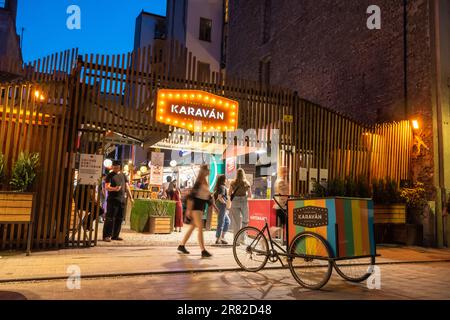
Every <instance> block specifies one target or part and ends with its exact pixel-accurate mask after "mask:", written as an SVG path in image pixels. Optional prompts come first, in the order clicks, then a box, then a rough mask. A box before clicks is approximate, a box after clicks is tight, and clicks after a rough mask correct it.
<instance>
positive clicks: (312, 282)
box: [288, 232, 333, 290]
mask: <svg viewBox="0 0 450 320" xmlns="http://www.w3.org/2000/svg"><path fill="white" fill-rule="evenodd" d="M288 252H289V259H288V261H289V269H290V270H291V273H292V276H293V277H294V279H295V280H297V282H298V283H299V284H300V285H301V286H303V287H305V288H307V289H312V290H317V289H320V288H322V287H323V286H324V285H325V284H326V283H327V282H328V280H329V279H330V277H331V273H332V271H333V264H332V262H331V261H330V255H331V251H330V248H329V247H328V244H327V242H326V240H325V239H324V238H322V237H321V236H320V235H318V234H316V233H313V232H302V233H300V234H298V235H297V236H295V238H294V239H293V240H292V243H291V245H290V246H289V251H288Z"/></svg>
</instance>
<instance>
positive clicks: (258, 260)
mask: <svg viewBox="0 0 450 320" xmlns="http://www.w3.org/2000/svg"><path fill="white" fill-rule="evenodd" d="M233 255H234V259H235V260H236V263H237V264H238V265H239V266H240V267H241V268H242V269H244V270H246V271H250V272H257V271H259V270H261V269H262V268H264V266H265V265H266V263H267V259H269V244H268V242H267V239H266V237H265V236H264V234H263V233H262V232H261V231H260V230H258V229H257V228H254V227H245V228H242V229H241V230H239V231H238V233H237V234H236V236H235V237H234V241H233Z"/></svg>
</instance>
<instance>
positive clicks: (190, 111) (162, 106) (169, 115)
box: [156, 89, 239, 132]
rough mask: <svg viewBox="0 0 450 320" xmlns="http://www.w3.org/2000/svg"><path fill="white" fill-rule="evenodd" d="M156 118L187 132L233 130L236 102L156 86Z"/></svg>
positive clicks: (194, 91)
mask: <svg viewBox="0 0 450 320" xmlns="http://www.w3.org/2000/svg"><path fill="white" fill-rule="evenodd" d="M156 103H157V106H158V107H157V112H156V119H157V121H158V122H161V123H165V124H167V125H171V126H174V127H178V128H183V129H187V130H189V131H197V132H206V131H218V132H222V131H235V130H236V129H237V123H238V112H239V103H238V102H237V101H234V100H231V99H227V98H224V97H221V96H217V95H214V94H211V93H209V92H205V91H200V90H172V89H160V90H158V96H157V102H156Z"/></svg>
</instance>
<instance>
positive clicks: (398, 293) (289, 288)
mask: <svg viewBox="0 0 450 320" xmlns="http://www.w3.org/2000/svg"><path fill="white" fill-rule="evenodd" d="M0 299H10V300H11V299H17V300H21V299H31V300H36V299H52V300H53V299H55V300H60V299H64V300H72V299H73V300H78V299H86V300H92V299H99V300H102V299H118V300H127V299H152V300H179V299H195V300H197V299H198V300H210V299H219V300H227V299H237V300H239V299H251V300H260V299H275V300H278V299H284V300H292V299H294V300H305V299H306V300H307V299H357V300H372V299H376V300H378V299H382V300H383V299H389V300H392V299H400V300H403V299H450V263H420V264H414V263H408V264H396V265H382V266H381V288H380V289H379V290H376V289H374V290H370V289H368V288H367V286H366V283H359V284H354V283H349V282H346V281H344V280H342V279H341V278H339V276H337V275H336V274H333V276H332V278H331V280H330V282H329V283H328V284H327V285H326V286H325V287H324V288H323V289H322V290H319V291H310V290H306V289H303V288H301V287H299V285H298V284H297V283H296V282H295V280H294V279H293V278H292V276H291V274H290V272H289V270H265V271H261V272H259V273H246V272H231V271H229V272H207V273H184V274H166V275H152V276H136V277H117V278H99V279H82V280H81V289H79V290H77V289H75V290H70V289H68V288H67V286H66V281H65V280H54V281H40V282H26V283H5V284H0Z"/></svg>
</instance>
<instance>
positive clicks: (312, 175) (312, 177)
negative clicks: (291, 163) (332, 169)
mask: <svg viewBox="0 0 450 320" xmlns="http://www.w3.org/2000/svg"><path fill="white" fill-rule="evenodd" d="M318 175H319V170H317V168H310V169H309V192H312V191H313V189H314V185H315V183H316V182H317V181H318V179H319V176H318Z"/></svg>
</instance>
